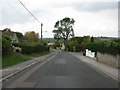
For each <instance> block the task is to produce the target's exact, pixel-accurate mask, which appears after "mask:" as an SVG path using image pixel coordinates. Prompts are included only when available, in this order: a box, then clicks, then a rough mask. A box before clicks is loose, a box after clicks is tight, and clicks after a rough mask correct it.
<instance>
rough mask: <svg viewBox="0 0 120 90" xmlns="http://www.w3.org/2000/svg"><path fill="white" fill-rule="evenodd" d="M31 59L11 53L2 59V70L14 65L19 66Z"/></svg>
mask: <svg viewBox="0 0 120 90" xmlns="http://www.w3.org/2000/svg"><path fill="white" fill-rule="evenodd" d="M30 59H31V58H29V57H27V56H25V55H23V54H20V53H12V54H11V55H8V56H4V57H2V68H7V67H10V66H13V65H15V64H19V63H21V62H25V61H28V60H30Z"/></svg>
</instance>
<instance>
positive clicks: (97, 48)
mask: <svg viewBox="0 0 120 90" xmlns="http://www.w3.org/2000/svg"><path fill="white" fill-rule="evenodd" d="M84 49H89V50H91V51H92V52H101V53H110V54H114V55H116V54H120V42H113V43H110V42H109V43H105V42H89V43H86V44H85V45H84Z"/></svg>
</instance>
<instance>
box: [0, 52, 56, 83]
mask: <svg viewBox="0 0 120 90" xmlns="http://www.w3.org/2000/svg"><path fill="white" fill-rule="evenodd" d="M56 53H57V52H54V54H56ZM50 54H51V53H50ZM54 54H53V55H54ZM53 55H50V57H52V56H53ZM47 58H48V57H46V59H47ZM40 61H41V60H38V61H37V62H34V63H32V64H29V65H27V66H25V67H23V68H22V69H20V70H18V71H15V72H14V73H12V74H9V75H7V76H6V77H4V78H1V79H0V82H1V81H6V80H7V79H8V78H10V77H12V76H14V75H16V74H18V73H20V72H22V71H23V70H25V69H27V68H29V67H31V66H33V65H35V64H37V63H39V62H40Z"/></svg>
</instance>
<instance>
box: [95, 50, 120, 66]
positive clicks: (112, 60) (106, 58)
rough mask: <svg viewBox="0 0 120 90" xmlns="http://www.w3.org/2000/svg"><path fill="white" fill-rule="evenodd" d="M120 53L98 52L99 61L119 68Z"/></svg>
mask: <svg viewBox="0 0 120 90" xmlns="http://www.w3.org/2000/svg"><path fill="white" fill-rule="evenodd" d="M119 58H120V56H119V55H116V56H115V55H112V54H106V53H105V54H102V53H100V52H98V53H97V61H98V62H101V63H104V64H108V65H110V66H112V67H116V68H118V60H119Z"/></svg>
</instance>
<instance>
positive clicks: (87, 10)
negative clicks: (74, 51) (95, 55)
mask: <svg viewBox="0 0 120 90" xmlns="http://www.w3.org/2000/svg"><path fill="white" fill-rule="evenodd" d="M108 1H109V2H108ZM21 2H22V3H23V4H24V5H25V6H26V7H27V8H28V9H29V10H30V11H31V12H32V14H33V15H34V16H35V17H36V18H37V19H38V20H39V21H40V22H42V23H43V37H53V33H52V30H53V29H54V24H55V22H56V21H58V20H61V19H63V18H64V17H70V18H74V19H75V21H76V22H75V25H74V32H75V36H84V35H90V36H110V37H117V36H118V0H104V1H103V0H21ZM0 23H1V24H0V29H4V28H10V29H11V30H12V31H19V32H22V33H23V34H24V33H25V32H27V31H35V32H39V33H40V28H41V27H40V23H38V22H37V21H36V20H35V19H34V18H33V17H32V16H31V15H30V14H29V13H28V12H27V11H26V10H25V8H24V7H23V6H22V5H21V4H20V3H19V0H0ZM46 31H47V32H46Z"/></svg>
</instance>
